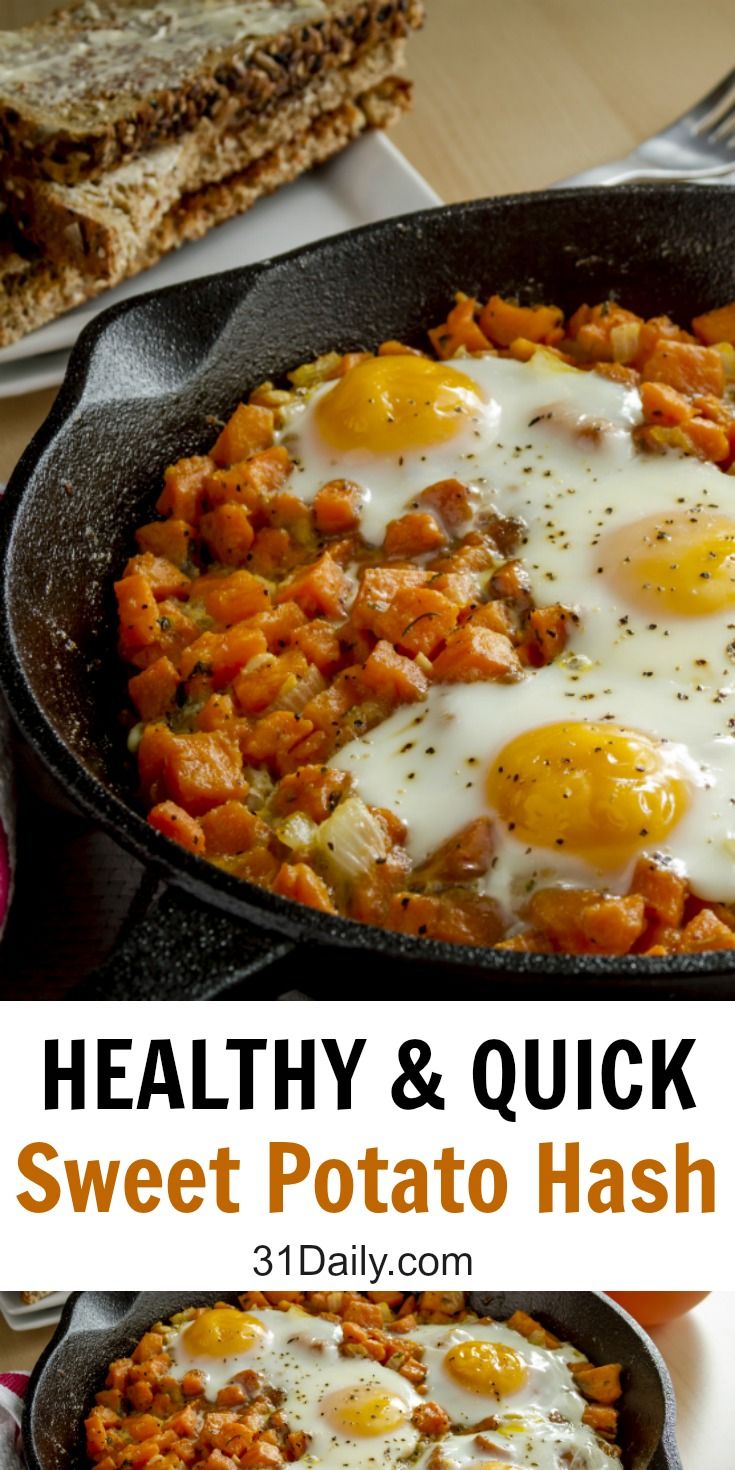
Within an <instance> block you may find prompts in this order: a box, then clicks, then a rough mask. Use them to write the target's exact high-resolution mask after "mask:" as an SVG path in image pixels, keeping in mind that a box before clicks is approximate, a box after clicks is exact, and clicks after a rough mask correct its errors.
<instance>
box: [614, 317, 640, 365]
mask: <svg viewBox="0 0 735 1470" xmlns="http://www.w3.org/2000/svg"><path fill="white" fill-rule="evenodd" d="M640 335H641V328H640V323H639V322H620V324H619V325H618V326H617V327H611V328H610V346H611V347H612V352H613V359H614V361H615V362H622V363H627V362H632V361H633V358H634V357H635V355H636V353H637V351H638V339H639V337H640Z"/></svg>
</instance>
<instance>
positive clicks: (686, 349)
mask: <svg viewBox="0 0 735 1470" xmlns="http://www.w3.org/2000/svg"><path fill="white" fill-rule="evenodd" d="M641 376H642V378H643V381H644V382H650V383H668V384H669V386H670V387H672V388H676V389H677V391H678V392H679V393H688V394H692V393H714V394H715V395H716V396H717V397H718V398H721V397H722V394H723V392H724V390H725V371H724V368H723V365H722V358H721V357H720V354H719V352H715V350H714V348H713V347H700V346H698V345H697V344H693V343H690V342H659V343H658V346H657V347H656V348H655V350H654V351H653V352H652V353H651V356H650V357H649V358H648V360H647V361H646V363H645V365H644V367H643V369H642V374H641Z"/></svg>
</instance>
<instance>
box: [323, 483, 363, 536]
mask: <svg viewBox="0 0 735 1470" xmlns="http://www.w3.org/2000/svg"><path fill="white" fill-rule="evenodd" d="M361 504H362V491H361V489H360V487H359V485H354V484H353V483H352V481H351V480H330V481H329V482H328V484H326V485H322V487H321V490H318V491H317V494H316V497H315V500H314V525H315V526H316V528H317V531H319V532H320V533H321V535H322V536H343V535H344V534H345V532H346V531H353V530H354V529H355V527H356V526H359V524H360V506H361Z"/></svg>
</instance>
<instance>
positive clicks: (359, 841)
mask: <svg viewBox="0 0 735 1470" xmlns="http://www.w3.org/2000/svg"><path fill="white" fill-rule="evenodd" d="M314 846H315V850H317V851H318V852H319V853H320V855H321V857H322V859H323V861H324V862H325V864H326V866H327V867H328V868H329V871H330V874H331V875H332V876H333V877H334V878H335V879H340V878H341V879H347V880H349V881H354V880H355V879H356V878H363V877H365V875H366V874H367V873H370V872H371V871H372V869H373V867H374V865H375V863H376V862H378V861H379V860H381V859H382V858H384V857H386V856H387V854H388V847H389V843H388V837H387V834H386V832H385V829H384V827H383V825H382V823H381V822H380V821H379V820H378V818H377V817H374V816H373V814H372V812H371V811H370V809H369V808H368V807H367V806H366V805H365V803H364V801H362V800H361V798H360V797H359V796H348V797H347V800H346V801H343V802H340V805H339V806H338V807H335V810H334V811H333V812H332V815H331V817H327V820H326V822H322V824H321V826H320V828H319V830H318V833H317V838H316V842H315V844H314Z"/></svg>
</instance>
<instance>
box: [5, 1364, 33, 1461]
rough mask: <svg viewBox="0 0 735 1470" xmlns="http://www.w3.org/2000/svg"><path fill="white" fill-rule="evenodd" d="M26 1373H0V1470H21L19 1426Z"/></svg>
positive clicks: (26, 1383)
mask: <svg viewBox="0 0 735 1470" xmlns="http://www.w3.org/2000/svg"><path fill="white" fill-rule="evenodd" d="M27 1385H28V1374H27V1373H0V1470H21V1467H22V1465H23V1459H22V1449H21V1442H20V1426H21V1420H22V1418H23V1398H24V1395H25V1391H26V1387H27Z"/></svg>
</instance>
